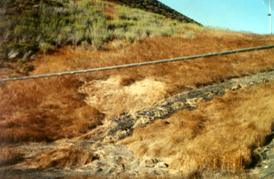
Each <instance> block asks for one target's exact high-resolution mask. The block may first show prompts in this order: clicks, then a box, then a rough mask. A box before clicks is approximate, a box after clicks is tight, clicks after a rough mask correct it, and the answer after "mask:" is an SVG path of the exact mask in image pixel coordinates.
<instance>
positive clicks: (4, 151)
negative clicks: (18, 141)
mask: <svg viewBox="0 0 274 179" xmlns="http://www.w3.org/2000/svg"><path fill="white" fill-rule="evenodd" d="M22 158H23V154H22V153H20V152H18V151H16V150H15V149H13V148H11V147H5V146H1V148H0V166H2V165H11V164H14V163H16V162H18V161H20V160H21V159H22Z"/></svg>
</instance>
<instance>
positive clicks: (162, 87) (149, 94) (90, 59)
mask: <svg viewBox="0 0 274 179" xmlns="http://www.w3.org/2000/svg"><path fill="white" fill-rule="evenodd" d="M269 43H271V39H270V37H268V36H258V35H250V34H242V33H231V32H220V31H214V30H203V31H199V32H197V34H195V37H194V38H191V39H190V38H187V37H185V36H184V34H181V35H180V34H179V35H177V36H174V37H155V38H147V39H145V40H142V41H138V42H135V43H133V44H128V45H126V46H125V48H122V49H117V48H112V47H110V48H109V49H108V50H104V51H94V50H93V51H92V50H88V49H85V48H82V47H65V48H63V49H61V50H60V51H58V52H56V53H54V54H51V55H41V56H40V57H39V58H38V60H36V61H34V62H33V65H34V66H35V71H34V72H33V73H34V74H37V73H45V72H55V71H62V70H69V69H78V68H87V67H98V66H107V65H114V64H121V63H131V62H137V61H143V60H154V59H161V58H170V57H176V56H182V55H192V54H197V53H204V52H209V51H220V50H225V49H226V50H227V49H234V48H240V47H249V46H256V45H263V44H269ZM273 56H274V50H267V51H263V52H253V53H246V54H241V55H231V56H226V57H215V58H207V59H200V60H196V61H189V62H179V63H169V64H162V65H154V66H146V67H140V68H132V69H123V70H114V71H108V72H100V73H94V74H86V75H81V76H76V77H64V78H53V79H42V80H35V81H23V82H14V83H10V84H7V85H5V86H1V88H0V99H1V100H0V130H1V132H0V139H1V142H18V141H24V140H39V141H41V140H55V139H59V138H63V137H73V136H78V135H80V134H83V133H85V132H87V131H89V130H90V129H92V128H93V127H96V126H97V125H100V124H102V119H103V118H104V117H103V116H104V115H103V114H102V112H106V113H107V115H108V116H113V115H117V114H119V113H121V112H122V111H136V110H138V109H140V108H143V107H146V106H149V105H151V104H153V103H155V102H157V101H159V100H161V99H163V98H165V97H167V96H169V95H172V94H175V93H177V92H179V91H180V92H181V91H182V90H185V89H188V88H194V87H197V86H200V85H202V84H209V83H214V82H217V81H221V80H223V79H226V78H230V77H234V76H241V75H245V74H250V73H255V72H258V71H261V70H267V69H270V68H273V67H274V60H273ZM111 79H119V80H118V81H119V83H117V84H116V83H114V84H108V85H105V84H106V83H107V82H108V81H111ZM82 82H86V83H85V85H84V86H83V87H82V88H81V90H80V91H82V92H84V93H85V95H87V97H86V98H85V96H83V94H81V93H80V92H79V87H80V86H82V85H83V83H82ZM85 87H86V88H85ZM134 90H135V92H134ZM85 100H86V101H87V102H88V104H89V105H91V106H92V107H89V106H88V105H87V104H85V102H84V101H85ZM95 103H96V104H95Z"/></svg>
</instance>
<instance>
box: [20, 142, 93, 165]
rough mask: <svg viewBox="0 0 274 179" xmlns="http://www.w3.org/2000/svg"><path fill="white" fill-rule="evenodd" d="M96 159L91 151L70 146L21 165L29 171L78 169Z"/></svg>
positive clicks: (39, 155)
mask: <svg viewBox="0 0 274 179" xmlns="http://www.w3.org/2000/svg"><path fill="white" fill-rule="evenodd" d="M94 157H95V156H93V154H92V152H91V151H87V150H83V149H81V148H77V147H73V146H69V147H63V148H58V149H52V150H50V151H46V152H42V153H39V154H38V155H37V156H36V157H35V158H34V159H31V160H26V161H25V162H23V163H21V164H19V165H20V166H22V167H23V168H24V167H27V168H29V169H46V168H52V167H53V168H76V167H79V166H83V165H86V164H88V163H90V162H92V160H93V159H94Z"/></svg>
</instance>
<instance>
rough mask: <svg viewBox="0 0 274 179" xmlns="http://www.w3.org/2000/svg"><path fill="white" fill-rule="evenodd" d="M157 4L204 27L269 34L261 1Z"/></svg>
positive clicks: (174, 0)
mask: <svg viewBox="0 0 274 179" xmlns="http://www.w3.org/2000/svg"><path fill="white" fill-rule="evenodd" d="M160 1H161V2H163V3H164V4H166V5H168V6H170V7H171V8H173V9H175V10H177V11H179V12H181V13H182V14H184V15H186V16H188V17H190V18H192V19H194V20H196V21H198V22H200V23H201V24H203V25H205V26H211V27H220V28H224V29H230V30H234V31H245V32H253V33H259V34H268V33H269V32H270V30H269V17H268V16H267V14H268V7H267V5H266V4H265V3H264V1H263V0H160ZM273 1H274V0H273ZM273 29H274V28H273Z"/></svg>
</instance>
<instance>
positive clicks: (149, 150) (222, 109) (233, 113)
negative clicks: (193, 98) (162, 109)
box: [121, 84, 274, 176]
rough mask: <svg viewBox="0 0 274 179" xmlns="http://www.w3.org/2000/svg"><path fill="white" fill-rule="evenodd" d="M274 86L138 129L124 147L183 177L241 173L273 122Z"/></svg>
mask: <svg viewBox="0 0 274 179" xmlns="http://www.w3.org/2000/svg"><path fill="white" fill-rule="evenodd" d="M273 92H274V84H268V85H265V86H259V87H252V88H250V89H245V90H240V91H237V92H230V93H228V94H226V95H225V96H224V97H217V98H215V99H214V100H212V101H210V102H201V104H200V105H199V107H198V109H197V110H194V111H179V112H177V113H175V114H174V115H173V116H171V117H170V118H168V119H166V120H159V121H156V122H154V123H153V124H151V125H149V126H147V127H144V128H138V129H136V130H135V131H134V133H133V135H132V136H131V137H129V138H127V139H125V140H124V141H122V142H121V143H122V144H125V145H128V146H129V148H130V149H131V150H132V151H134V153H135V154H136V155H137V156H139V157H140V158H144V157H150V158H159V159H161V160H163V161H164V162H166V163H167V164H169V166H170V168H171V169H176V170H179V171H182V173H183V174H184V175H185V176H190V175H193V174H195V173H199V172H203V171H204V170H213V171H214V170H217V171H229V172H241V171H243V170H244V168H245V167H247V166H248V165H250V164H251V162H252V151H253V150H254V149H255V148H256V147H258V146H260V145H262V144H264V140H265V138H266V136H267V135H268V134H269V133H271V130H272V128H273V124H274V93H273Z"/></svg>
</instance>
